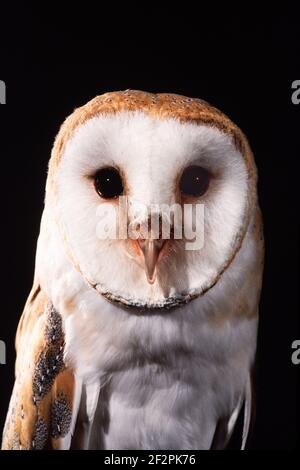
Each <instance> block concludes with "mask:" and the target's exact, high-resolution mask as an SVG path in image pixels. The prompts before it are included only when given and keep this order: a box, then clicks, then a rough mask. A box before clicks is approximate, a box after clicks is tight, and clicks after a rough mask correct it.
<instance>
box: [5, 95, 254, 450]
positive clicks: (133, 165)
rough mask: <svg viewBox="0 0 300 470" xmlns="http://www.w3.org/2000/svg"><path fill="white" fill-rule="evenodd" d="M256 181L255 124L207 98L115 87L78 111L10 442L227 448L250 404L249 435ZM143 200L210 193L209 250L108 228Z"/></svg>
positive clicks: (55, 200)
mask: <svg viewBox="0 0 300 470" xmlns="http://www.w3.org/2000/svg"><path fill="white" fill-rule="evenodd" d="M256 181H257V172H256V167H255V163H254V158H253V155H252V152H251V149H250V146H249V144H248V142H247V139H246V137H245V136H244V134H243V133H242V131H241V130H240V129H239V128H238V127H237V126H236V125H235V124H234V123H232V122H231V120H230V119H229V118H228V117H227V116H225V115H224V114H223V113H221V112H220V111H219V110H217V109H216V108H214V107H212V106H211V105H209V104H208V103H206V102H205V101H202V100H199V99H195V98H187V97H184V96H179V95H175V94H166V93H164V94H152V93H146V92H141V91H134V90H126V91H122V92H111V93H106V94H104V95H101V96H97V97H96V98H94V99H93V100H91V101H90V102H88V103H87V104H86V105H84V106H82V107H80V108H78V109H76V110H75V111H74V112H73V114H71V116H69V117H68V118H67V119H66V121H65V122H64V123H63V125H62V127H61V129H60V131H59V133H58V136H57V137H56V140H55V143H54V146H53V150H52V155H51V158H50V162H49V171H48V178H47V184H46V197H45V208H44V212H43V216H42V221H41V229H40V235H39V239H38V245H37V253H36V268H35V275H34V282H33V287H32V291H31V293H30V295H29V297H28V300H27V303H26V305H25V309H24V312H23V315H22V317H21V320H20V323H19V326H18V331H17V336H16V348H17V360H16V371H15V373H16V380H15V385H14V389H13V393H12V397H11V401H10V406H9V410H8V414H7V419H6V424H5V428H4V432H3V443H2V447H3V449H152V450H153V449H211V448H218V449H221V448H224V447H226V445H227V443H228V440H229V438H230V436H231V434H232V431H233V429H234V427H235V424H236V420H237V417H238V415H239V414H240V413H242V410H243V412H244V429H243V436H242V441H243V443H242V446H244V445H245V441H246V437H247V433H248V429H249V421H250V411H251V369H252V366H253V362H254V359H255V350H256V336H257V325H258V303H259V296H260V290H261V281H262V270H263V235H262V220H261V215H260V209H259V205H258V201H257V192H256ZM126 196H127V197H128V200H129V203H128V204H127V205H123V206H121V205H120V204H119V202H120V198H121V197H126ZM132 201H133V202H132ZM136 201H138V202H139V203H142V204H143V205H144V206H145V207H146V208H147V207H148V206H152V205H155V207H163V205H165V206H168V207H169V206H170V205H172V204H177V205H179V206H180V207H183V206H184V205H188V204H189V205H191V206H192V207H194V206H196V205H197V204H199V205H200V204H201V205H202V206H203V207H204V219H203V220H204V225H203V227H204V232H203V243H202V245H201V248H199V249H196V250H188V249H186V239H184V236H183V237H182V238H181V239H180V238H178V239H177V238H175V237H172V236H170V237H169V238H167V239H164V238H163V236H162V235H161V234H160V235H159V236H158V237H156V238H153V237H152V236H151V233H150V235H149V236H148V237H147V236H145V235H143V236H140V235H139V227H140V225H139V224H137V225H136V231H137V236H136V238H130V237H128V236H127V237H122V238H120V237H116V238H109V237H107V238H105V237H99V236H98V231H99V225H100V229H101V227H102V226H101V223H103V224H104V219H103V218H102V219H101V217H99V212H98V209H99V207H100V209H101V207H104V205H105V207H107V211H108V219H106V222H105V223H106V224H107V220H113V219H112V218H109V216H110V215H112V214H113V213H114V214H117V215H118V216H126V219H125V220H126V221H127V222H126V223H127V224H130V223H131V222H132V220H133V219H134V217H136V214H135V213H134V207H135V202H136ZM110 210H111V214H110V213H109V211H110ZM122 212H126V214H124V213H122ZM141 217H146V215H145V214H144V215H143V216H141ZM159 217H163V214H162V211H160V209H159ZM118 220H120V219H118ZM172 220H173V219H172ZM172 220H171V221H170V223H171V224H172V223H173V222H172ZM140 222H141V221H140ZM194 222H196V220H194ZM194 222H193V223H194ZM118 223H119V222H118ZM108 225H109V224H108ZM108 229H109V227H108ZM173 229H174V227H173Z"/></svg>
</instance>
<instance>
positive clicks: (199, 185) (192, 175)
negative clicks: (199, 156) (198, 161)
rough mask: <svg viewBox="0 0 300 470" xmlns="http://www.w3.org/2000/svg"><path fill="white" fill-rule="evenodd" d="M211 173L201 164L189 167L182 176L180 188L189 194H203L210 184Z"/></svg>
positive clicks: (183, 192)
mask: <svg viewBox="0 0 300 470" xmlns="http://www.w3.org/2000/svg"><path fill="white" fill-rule="evenodd" d="M209 180H210V174H209V172H208V171H207V170H205V168H202V167H201V166H196V165H191V166H189V167H187V168H186V169H185V170H184V171H183V173H182V175H181V178H180V181H179V189H180V191H181V192H182V194H185V195H187V196H202V195H203V194H204V193H206V191H207V189H208V186H209Z"/></svg>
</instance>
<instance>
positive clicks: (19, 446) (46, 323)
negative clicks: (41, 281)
mask: <svg viewBox="0 0 300 470" xmlns="http://www.w3.org/2000/svg"><path fill="white" fill-rule="evenodd" d="M37 327H38V331H37V329H36V328H37ZM28 338H30V343H29V342H27V341H28ZM16 344H17V356H18V361H17V368H16V383H15V387H14V391H13V395H12V398H11V404H10V409H9V412H8V416H7V420H6V425H5V429H4V433H3V443H2V449H4V450H5V449H6V450H9V449H14V450H26V449H28V450H43V449H58V448H61V438H62V437H65V436H66V435H67V434H68V433H69V431H70V425H71V414H72V404H73V392H74V376H73V373H72V371H71V370H70V369H68V368H66V367H65V364H64V359H63V352H64V333H63V329H62V319H61V317H60V315H59V313H58V312H56V310H55V309H54V308H53V306H52V304H51V303H50V302H49V301H48V299H47V298H46V296H45V294H44V293H43V292H42V291H41V290H40V289H39V287H38V286H34V288H33V290H32V293H31V294H30V296H29V299H28V302H27V304H26V306H25V310H24V313H23V315H22V318H21V320H20V324H19V330H18V335H17V341H16ZM25 348H26V349H27V351H26V349H25Z"/></svg>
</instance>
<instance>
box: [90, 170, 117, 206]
mask: <svg viewBox="0 0 300 470" xmlns="http://www.w3.org/2000/svg"><path fill="white" fill-rule="evenodd" d="M95 188H96V191H97V193H98V194H99V195H100V196H101V197H103V198H105V199H112V198H115V197H117V196H120V194H122V193H123V182H122V178H121V175H120V173H119V172H118V170H116V169H115V168H111V167H107V168H101V170H98V171H97V173H96V175H95Z"/></svg>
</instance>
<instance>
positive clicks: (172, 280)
mask: <svg viewBox="0 0 300 470" xmlns="http://www.w3.org/2000/svg"><path fill="white" fill-rule="evenodd" d="M249 179H251V178H250V177H249V171H248V169H247V165H246V162H245V158H244V157H243V155H242V153H241V151H240V150H239V149H238V148H237V146H236V144H235V141H234V138H233V136H232V135H230V134H229V133H226V132H223V131H222V130H220V129H218V128H217V127H215V126H210V125H207V124H205V123H195V122H182V121H181V120H179V119H176V118H169V117H168V118H164V119H159V118H157V117H155V116H151V115H149V114H147V113H145V112H144V111H140V110H135V111H120V112H117V113H113V114H99V115H95V116H93V117H91V118H90V119H87V120H86V121H85V122H84V123H83V124H82V125H80V126H77V127H76V128H75V129H74V130H73V132H72V133H71V135H70V136H69V138H68V139H67V141H66V143H65V146H64V150H63V152H62V155H61V159H60V162H59V165H58V167H57V170H56V173H55V177H54V182H55V220H56V221H57V224H58V226H59V229H60V232H61V236H62V238H63V239H64V242H65V244H66V245H67V251H68V252H69V253H71V258H72V262H73V263H74V265H75V266H76V267H77V269H78V270H79V271H80V273H81V274H82V276H83V277H84V278H85V279H86V280H87V281H88V282H89V283H90V284H91V285H92V286H93V287H94V288H95V289H96V290H97V291H98V292H99V293H100V294H102V295H104V296H106V297H107V298H108V299H109V300H112V301H116V302H120V303H122V304H124V305H127V306H132V307H134V306H137V307H139V308H141V307H142V308H161V307H171V306H175V305H178V304H180V303H182V302H187V301H188V300H190V299H192V298H194V297H196V296H197V295H200V294H201V293H203V292H205V291H206V290H207V289H209V288H210V287H211V286H212V285H214V284H215V283H216V282H217V281H218V279H219V277H220V275H221V274H222V272H224V270H226V268H227V266H228V265H229V264H230V262H231V261H232V259H233V257H234V255H235V253H236V251H237V250H238V248H239V245H240V243H241V239H242V237H243V234H244V232H245V230H246V228H247V223H248V222H247V220H248V214H249V207H250V205H251V198H253V195H252V193H251V191H250V187H249ZM174 204H175V206H174ZM197 206H199V207H200V208H201V210H199V211H197V210H196V207H197ZM172 207H177V208H181V209H182V215H183V217H182V220H180V217H178V218H176V217H174V215H173V213H172V209H171V212H169V213H168V208H172ZM186 207H190V209H188V211H189V210H190V211H191V212H190V214H192V218H191V219H189V221H190V222H187V223H190V224H191V227H192V229H194V232H192V233H196V231H197V233H198V236H199V237H200V239H201V242H200V243H198V245H199V246H200V247H199V248H198V247H197V246H198V245H197V243H196V244H195V246H196V248H195V249H194V248H191V245H188V242H193V241H194V242H195V241H196V239H195V238H194V240H192V239H188V236H187V234H186V233H185V230H184V227H183V226H184V222H185V221H184V213H185V208H186ZM188 211H187V212H188ZM150 213H151V214H152V213H154V214H155V213H156V214H157V216H158V220H160V221H162V220H166V221H167V220H168V221H169V223H170V239H166V238H164V237H163V235H162V233H161V230H160V232H159V237H158V238H156V239H154V238H153V237H152V235H153V234H151V225H150V223H148V225H146V224H145V223H146V222H148V221H149V214H150ZM170 214H171V216H170ZM153 220H156V219H155V215H154V219H153ZM178 224H182V237H181V238H177V239H175V237H174V229H175V228H176V229H178ZM121 225H122V227H123V232H122V238H120V236H119V235H120V233H119V229H120V226H121ZM146 226H148V228H149V231H148V232H147V233H146V234H145V227H146ZM124 227H127V229H128V231H127V236H126V237H124ZM141 227H143V233H141V232H142V229H141ZM159 227H161V225H159ZM191 227H189V228H190V229H191ZM130 228H131V231H130ZM105 232H107V238H105V235H104V234H105ZM190 233H191V232H189V234H190ZM172 234H173V235H172ZM116 235H117V236H116ZM188 246H189V248H187V247H188Z"/></svg>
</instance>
